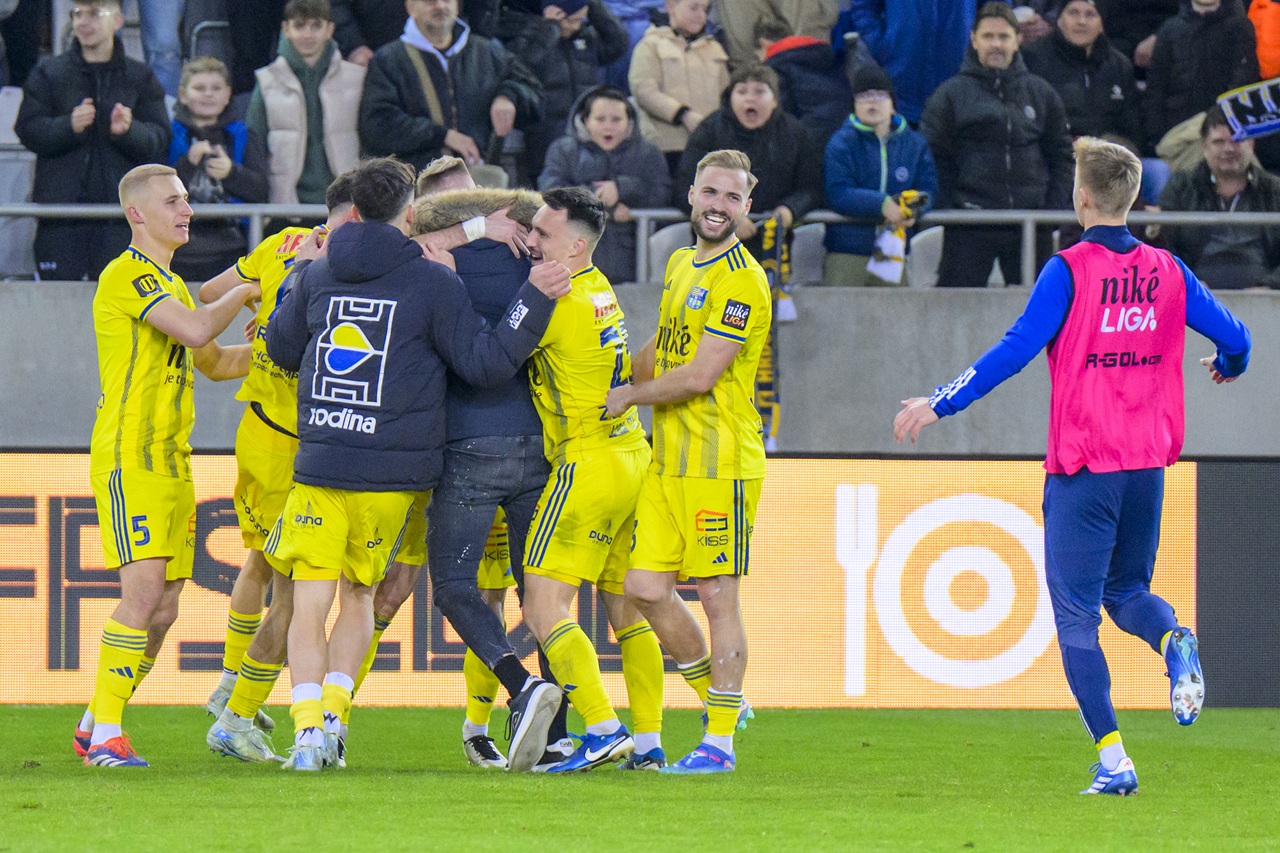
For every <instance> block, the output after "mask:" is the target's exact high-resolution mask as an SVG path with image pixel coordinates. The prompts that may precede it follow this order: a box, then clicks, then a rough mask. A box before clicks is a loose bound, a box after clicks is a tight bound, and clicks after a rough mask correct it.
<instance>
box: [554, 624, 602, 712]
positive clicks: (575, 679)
mask: <svg viewBox="0 0 1280 853" xmlns="http://www.w3.org/2000/svg"><path fill="white" fill-rule="evenodd" d="M542 650H543V651H544V652H546V653H547V660H548V661H550V662H551V671H552V672H553V673H555V676H556V681H559V682H560V684H561V686H563V687H564V689H565V692H566V693H568V694H569V701H570V702H572V703H573V707H574V708H575V709H576V710H577V712H578V713H579V714H581V715H582V719H583V721H584V722H586V724H587V725H588V726H593V725H598V724H599V723H604V722H607V721H609V720H612V719H617V716H618V715H617V714H615V713H614V711H613V707H612V706H611V705H610V704H609V696H608V694H606V693H605V692H604V681H603V680H602V679H601V678H600V661H599V659H598V658H597V657H596V649H595V646H593V645H591V640H589V639H588V638H587V635H586V632H584V631H583V630H582V628H581V626H579V625H578V623H577V622H574V621H573V620H572V619H563V620H561V621H560V622H557V623H556V624H555V626H554V627H553V628H552V629H551V633H550V634H548V635H547V641H546V642H545V643H544V644H543V646H542Z"/></svg>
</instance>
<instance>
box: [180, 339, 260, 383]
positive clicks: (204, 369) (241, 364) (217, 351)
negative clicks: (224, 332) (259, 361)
mask: <svg viewBox="0 0 1280 853" xmlns="http://www.w3.org/2000/svg"><path fill="white" fill-rule="evenodd" d="M251 349H252V348H251V347H250V346H249V344H236V345H235V346H230V347H224V346H222V345H221V344H219V343H218V342H217V341H213V342H212V343H209V344H206V345H205V346H202V347H200V348H199V349H196V350H192V351H191V354H192V356H194V358H195V364H196V370H198V371H200V372H201V373H203V374H204V375H205V376H207V377H208V378H210V379H212V380H213V381H214V382H222V381H223V380H226V379H240V378H241V377H244V376H248V375H249V359H250V358H251V355H250V352H251Z"/></svg>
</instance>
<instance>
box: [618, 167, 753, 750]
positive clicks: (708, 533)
mask: <svg viewBox="0 0 1280 853" xmlns="http://www.w3.org/2000/svg"><path fill="white" fill-rule="evenodd" d="M755 183H756V179H755V177H754V176H753V175H752V174H751V161H750V160H749V159H748V158H747V156H746V155H745V154H743V153H742V152H740V151H727V150H723V151H712V152H711V153H709V154H707V155H706V156H705V157H703V158H702V160H701V161H700V162H699V163H698V170H697V173H696V176H695V178H694V184H693V186H692V187H690V189H689V203H690V204H691V205H692V207H693V213H692V215H691V217H690V220H691V224H692V225H693V231H694V234H696V235H697V244H696V245H695V246H693V247H690V248H687V249H681V250H680V251H678V252H676V253H675V254H674V255H673V256H672V257H671V260H670V262H669V263H668V264H667V273H666V278H665V282H664V284H663V291H662V306H661V309H660V313H659V319H658V333H657V334H656V335H655V336H654V339H653V340H651V341H650V342H649V343H648V344H647V345H646V346H645V347H644V349H643V350H641V352H640V355H639V356H638V357H637V358H636V370H635V379H634V380H633V381H634V384H632V385H622V386H620V387H617V388H614V389H613V390H612V391H610V392H609V397H608V410H607V413H608V414H609V415H617V414H621V413H622V412H624V411H626V410H627V408H628V407H630V406H633V405H643V404H649V405H652V406H653V449H654V459H653V467H652V468H650V470H649V473H648V475H647V477H646V478H645V483H644V488H643V490H642V491H641V494H640V501H639V505H638V506H637V508H636V544H635V548H634V550H633V552H632V555H631V565H632V569H631V571H630V572H629V573H628V575H627V583H626V592H627V597H628V599H630V600H632V601H634V602H635V603H636V605H637V606H639V608H640V610H641V612H643V613H644V614H645V616H646V617H648V619H649V622H650V623H651V624H652V625H653V629H654V631H656V632H657V634H658V639H659V640H661V641H662V645H663V647H664V648H665V649H666V650H667V652H668V653H669V654H670V655H671V656H672V657H673V658H675V660H676V663H677V665H678V667H679V669H680V671H681V674H683V675H684V677H685V680H686V681H688V682H689V684H690V685H691V686H692V687H693V688H694V689H695V690H696V691H697V692H698V695H699V697H700V698H701V699H702V700H703V701H704V702H705V703H706V709H707V721H708V722H707V731H706V735H705V736H704V738H703V741H702V743H701V744H699V746H698V747H697V748H696V749H694V750H693V752H691V753H689V755H687V756H685V757H684V758H682V759H681V760H680V761H679V762H677V763H676V764H674V765H672V766H670V767H667V768H664V772H668V773H717V772H726V771H731V770H733V768H734V765H735V757H734V752H733V731H734V729H735V727H736V726H737V723H738V715H739V713H740V712H741V711H742V709H743V700H742V680H743V676H744V675H745V673H746V663H747V635H746V628H745V627H744V625H743V622H742V610H741V608H740V605H739V597H738V585H739V583H740V581H741V579H742V578H743V577H744V576H745V575H746V574H747V569H748V566H749V562H750V548H751V531H752V528H753V527H754V525H755V512H756V504H757V502H758V501H759V499H760V486H761V484H762V483H763V481H764V473H765V457H764V442H763V439H762V437H761V434H762V430H761V424H760V415H759V412H758V411H757V410H756V407H755V401H754V399H753V392H754V389H755V376H756V369H757V367H758V365H759V362H760V352H761V350H762V349H763V347H764V342H765V338H766V336H767V335H768V331H769V324H770V321H771V319H772V318H771V316H770V315H771V304H770V297H769V285H768V282H767V281H766V279H765V275H764V271H763V270H762V269H761V268H760V265H759V264H757V263H756V261H755V260H754V259H753V258H752V257H751V255H749V254H748V253H747V251H746V249H744V248H743V247H742V244H741V243H739V242H738V238H737V236H736V235H735V233H734V228H735V225H736V224H737V223H738V222H739V221H740V219H741V218H742V217H745V216H746V215H747V214H748V212H749V211H750V210H751V190H752V189H753V188H754V187H755ZM685 577H691V578H694V579H695V580H696V581H697V584H698V598H699V599H700V600H701V602H702V608H703V610H704V611H705V612H706V614H707V621H708V623H709V625H710V628H711V654H710V655H708V653H707V644H706V641H705V639H704V638H703V635H702V629H701V628H700V627H699V626H698V623H697V621H696V620H695V619H694V616H693V613H692V612H690V610H689V608H688V607H687V606H686V605H685V603H684V601H683V600H682V599H681V598H680V597H679V595H677V594H676V588H675V587H676V580H677V578H685Z"/></svg>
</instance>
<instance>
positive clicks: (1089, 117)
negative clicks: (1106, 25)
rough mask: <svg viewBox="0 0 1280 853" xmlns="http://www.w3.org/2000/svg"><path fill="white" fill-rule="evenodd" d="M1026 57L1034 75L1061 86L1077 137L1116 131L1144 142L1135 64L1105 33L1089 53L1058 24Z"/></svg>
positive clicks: (1060, 93) (1059, 92)
mask: <svg viewBox="0 0 1280 853" xmlns="http://www.w3.org/2000/svg"><path fill="white" fill-rule="evenodd" d="M1022 58H1023V59H1024V60H1025V61H1026V63H1027V69H1028V70H1029V71H1030V72H1031V73H1032V74H1036V75H1038V76H1040V77H1043V78H1044V79H1046V80H1048V81H1049V82H1050V83H1051V84H1053V88H1054V89H1056V90H1057V92H1058V95H1059V97H1061V98H1062V106H1063V107H1064V108H1065V109H1066V111H1067V123H1068V124H1069V125H1071V135H1072V136H1102V135H1103V134H1105V133H1113V134H1117V135H1119V136H1123V137H1124V138H1125V139H1127V140H1129V141H1130V142H1132V143H1133V144H1134V145H1136V146H1138V147H1142V137H1143V129H1142V112H1141V104H1140V102H1139V97H1138V87H1137V84H1136V83H1134V80H1133V65H1132V63H1130V62H1129V60H1128V59H1127V58H1126V57H1125V55H1124V54H1122V53H1121V52H1120V51H1118V50H1116V49H1115V48H1114V47H1112V46H1111V42H1109V41H1108V40H1107V37H1106V36H1105V35H1100V36H1098V40H1097V41H1095V42H1094V43H1093V50H1092V51H1090V52H1089V53H1088V55H1086V54H1085V51H1084V48H1082V47H1076V46H1075V45H1074V44H1072V43H1071V42H1069V41H1067V40H1066V38H1065V37H1064V36H1063V35H1062V31H1061V30H1057V29H1055V30H1054V31H1053V33H1052V34H1051V35H1049V36H1048V37H1046V38H1042V39H1040V41H1038V42H1036V43H1035V44H1033V45H1031V47H1029V48H1027V49H1026V50H1024V51H1023V52H1022Z"/></svg>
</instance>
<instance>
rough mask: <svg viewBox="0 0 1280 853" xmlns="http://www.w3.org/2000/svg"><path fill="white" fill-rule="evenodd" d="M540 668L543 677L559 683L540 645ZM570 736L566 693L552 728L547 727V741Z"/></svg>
mask: <svg viewBox="0 0 1280 853" xmlns="http://www.w3.org/2000/svg"><path fill="white" fill-rule="evenodd" d="M538 669H540V670H542V677H543V678H545V679H546V680H547V681H550V682H551V683H552V684H556V683H558V682H557V681H556V677H555V676H554V675H552V674H551V661H549V660H547V655H546V652H544V651H542V647H541V646H539V647H538ZM568 736H569V697H568V696H567V695H566V696H564V697H563V698H561V700H560V710H558V711H556V715H555V718H554V719H552V721H551V728H549V729H547V743H555V742H556V741H558V740H564V739H565V738H567V737H568Z"/></svg>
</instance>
